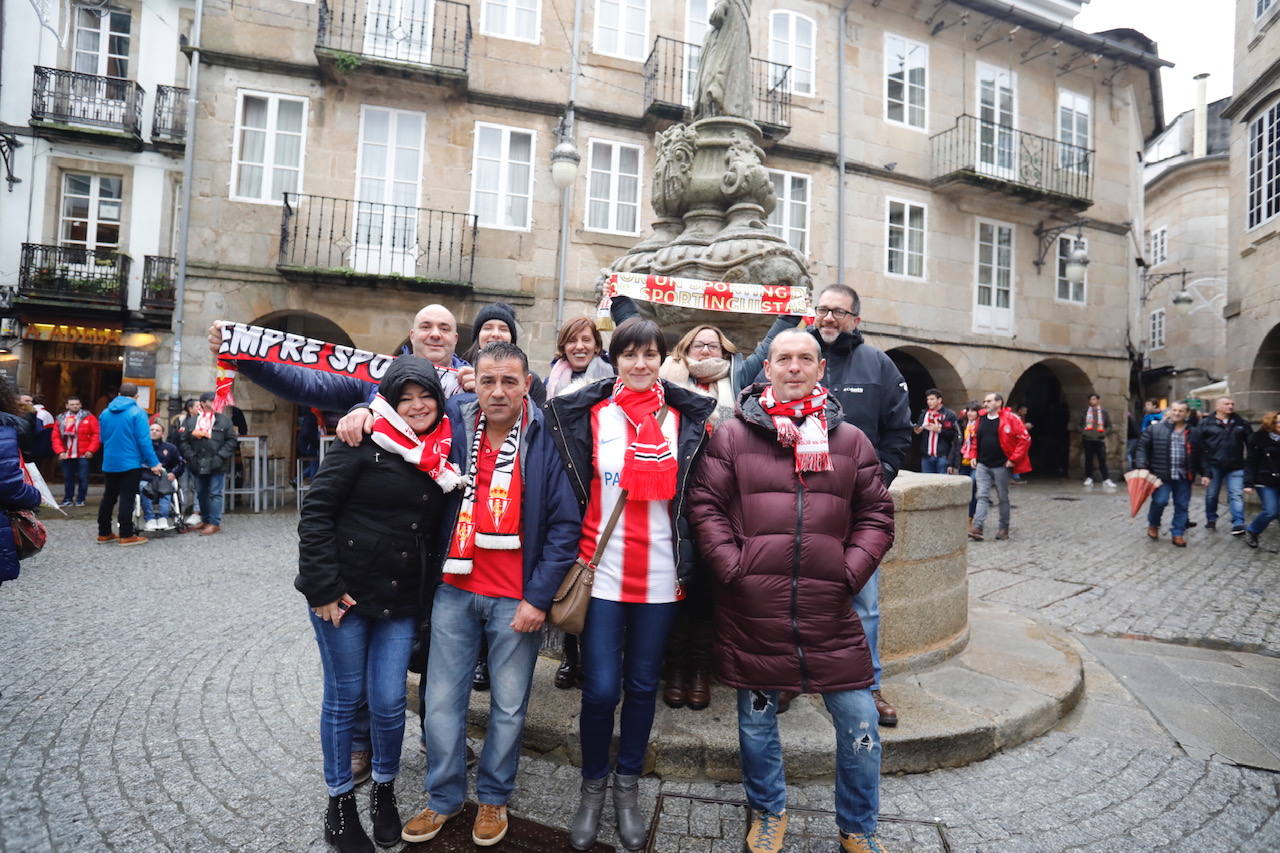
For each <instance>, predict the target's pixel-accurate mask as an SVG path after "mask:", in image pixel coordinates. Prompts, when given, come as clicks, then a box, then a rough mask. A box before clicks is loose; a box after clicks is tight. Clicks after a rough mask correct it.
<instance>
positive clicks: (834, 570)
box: [689, 385, 893, 693]
mask: <svg viewBox="0 0 1280 853" xmlns="http://www.w3.org/2000/svg"><path fill="white" fill-rule="evenodd" d="M763 388H764V386H762V385H757V386H753V387H750V388H747V389H744V390H743V392H742V395H741V396H740V397H739V400H738V411H737V417H736V418H735V419H733V420H729V421H725V422H724V423H723V424H721V425H720V428H719V429H717V430H716V432H715V435H713V436H712V438H711V443H710V445H709V446H708V448H707V451H706V454H705V456H704V457H703V460H702V467H701V469H700V470H699V473H698V475H697V478H696V480H695V481H694V484H693V487H692V489H691V491H690V495H689V504H690V506H689V518H690V521H691V522H692V525H693V530H694V532H695V535H696V536H697V539H698V545H699V550H700V551H701V553H702V555H703V557H704V560H705V565H706V567H707V568H709V569H710V571H711V573H712V575H713V577H714V583H713V588H714V590H715V600H716V610H715V624H716V650H715V657H716V669H717V674H718V675H719V677H720V680H721V681H722V682H724V683H725V684H727V685H729V686H730V687H742V688H752V689H757V690H792V691H797V692H801V693H828V692H834V691H838V690H856V689H861V688H864V687H869V686H870V685H871V681H872V671H871V655H870V653H869V651H868V650H867V641H866V637H865V636H864V635H863V632H862V623H861V622H859V621H858V617H857V614H856V613H854V610H853V596H854V595H855V594H856V593H857V591H858V590H860V589H861V588H862V585H863V584H865V583H866V582H867V580H868V579H869V578H870V577H871V575H872V574H873V573H874V572H875V570H876V567H877V566H879V564H880V560H881V559H882V558H883V557H884V555H885V552H887V551H888V550H889V547H890V546H891V545H892V544H893V502H892V501H891V500H890V498H889V492H888V491H887V490H886V489H885V487H884V482H883V481H882V480H881V478H880V462H879V460H878V459H877V457H876V452H875V449H874V448H873V447H872V446H871V442H870V441H868V440H867V437H866V435H865V434H863V432H862V430H860V429H858V428H857V427H855V426H853V425H852V424H848V423H845V422H844V417H843V415H842V414H841V410H840V404H839V402H837V401H836V399H835V398H834V397H829V398H828V400H827V426H828V428H829V430H830V432H829V434H828V438H829V440H830V444H831V461H832V464H833V466H834V467H835V470H834V471H823V472H818V473H808V474H805V475H804V480H803V482H801V480H800V478H799V477H798V476H797V475H796V472H795V455H794V451H793V450H792V449H791V448H789V447H782V446H781V445H780V444H778V437H777V433H776V431H775V430H774V426H773V421H772V419H771V418H770V417H769V416H768V415H766V414H765V412H764V410H763V409H762V408H761V406H760V401H759V397H760V392H761V390H763Z"/></svg>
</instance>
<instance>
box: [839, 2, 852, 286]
mask: <svg viewBox="0 0 1280 853" xmlns="http://www.w3.org/2000/svg"><path fill="white" fill-rule="evenodd" d="M852 5H853V0H844V7H843V8H841V9H840V22H839V24H838V25H837V29H838V30H839V37H838V39H837V45H838V46H837V47H836V124H837V125H839V126H838V127H837V128H836V223H837V224H836V284H844V238H845V228H844V223H845V218H846V217H845V212H844V205H845V201H844V196H845V192H844V159H845V157H844V28H845V23H846V21H847V20H848V17H849V7H850V6H852Z"/></svg>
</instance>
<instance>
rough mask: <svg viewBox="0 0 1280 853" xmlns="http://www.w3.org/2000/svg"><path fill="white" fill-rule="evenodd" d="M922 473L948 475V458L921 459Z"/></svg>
mask: <svg viewBox="0 0 1280 853" xmlns="http://www.w3.org/2000/svg"><path fill="white" fill-rule="evenodd" d="M920 473H921V474H945V473H947V457H945V456H922V457H920Z"/></svg>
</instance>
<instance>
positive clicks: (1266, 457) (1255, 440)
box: [1244, 429, 1280, 489]
mask: <svg viewBox="0 0 1280 853" xmlns="http://www.w3.org/2000/svg"><path fill="white" fill-rule="evenodd" d="M1244 484H1245V485H1246V486H1249V487H1251V488H1252V487H1254V486H1270V487H1271V488H1273V489H1280V441H1276V440H1275V439H1274V438H1272V437H1271V436H1270V435H1268V434H1267V432H1266V430H1261V429H1260V430H1258V431H1256V432H1255V433H1254V434H1253V435H1251V436H1249V461H1248V464H1246V465H1245V466H1244Z"/></svg>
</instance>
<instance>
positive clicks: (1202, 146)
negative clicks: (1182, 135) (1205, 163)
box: [1191, 74, 1209, 160]
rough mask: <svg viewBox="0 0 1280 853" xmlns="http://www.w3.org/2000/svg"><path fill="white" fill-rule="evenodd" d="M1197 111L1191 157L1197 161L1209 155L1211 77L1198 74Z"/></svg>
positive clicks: (1196, 78)
mask: <svg viewBox="0 0 1280 853" xmlns="http://www.w3.org/2000/svg"><path fill="white" fill-rule="evenodd" d="M1195 81H1196V111H1195V113H1194V116H1193V123H1192V131H1191V133H1192V136H1191V156H1192V157H1193V158H1195V159H1197V160H1199V159H1200V158H1201V157H1203V156H1205V155H1206V154H1208V153H1209V75H1208V74H1197V75H1196V76H1195Z"/></svg>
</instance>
